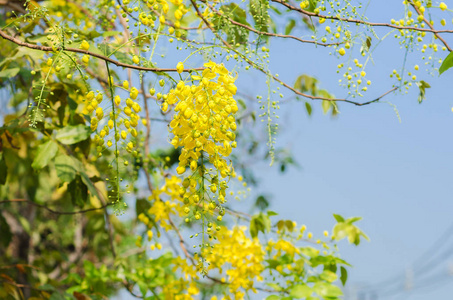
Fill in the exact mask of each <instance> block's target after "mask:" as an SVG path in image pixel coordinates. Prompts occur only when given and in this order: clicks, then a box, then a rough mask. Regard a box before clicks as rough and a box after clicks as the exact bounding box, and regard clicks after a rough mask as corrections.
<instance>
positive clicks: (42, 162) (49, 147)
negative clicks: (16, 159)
mask: <svg viewBox="0 0 453 300" xmlns="http://www.w3.org/2000/svg"><path fill="white" fill-rule="evenodd" d="M57 151H58V145H57V143H55V142H54V141H53V140H48V141H47V142H45V143H44V144H41V145H39V146H38V150H37V152H36V156H35V159H34V160H33V163H32V164H31V166H32V167H33V169H35V170H39V169H42V168H44V167H45V166H47V164H48V163H49V161H50V160H51V159H52V158H54V157H55V155H56V154H57Z"/></svg>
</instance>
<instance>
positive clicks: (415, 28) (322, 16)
mask: <svg viewBox="0 0 453 300" xmlns="http://www.w3.org/2000/svg"><path fill="white" fill-rule="evenodd" d="M271 1H272V2H275V3H279V4H281V5H283V6H285V7H286V8H288V9H290V10H293V11H297V12H299V13H301V14H304V15H307V16H310V17H315V18H322V19H326V20H328V19H330V20H338V21H343V22H347V23H356V24H363V25H368V26H372V27H389V28H394V29H402V30H414V31H425V32H432V33H435V34H437V33H453V30H447V29H445V30H435V29H434V28H432V27H431V26H430V27H431V28H429V29H428V28H420V27H407V26H398V25H393V24H390V23H373V22H367V21H363V20H358V19H347V18H341V17H337V16H325V15H320V14H315V13H312V12H309V11H306V10H303V9H300V8H298V7H295V6H292V5H291V4H288V3H286V2H284V1H283V0H271Z"/></svg>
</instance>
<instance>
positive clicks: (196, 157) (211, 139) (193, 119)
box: [162, 61, 238, 233]
mask: <svg viewBox="0 0 453 300" xmlns="http://www.w3.org/2000/svg"><path fill="white" fill-rule="evenodd" d="M181 65H182V64H179V68H181ZM204 66H205V67H206V69H204V70H203V72H202V74H201V76H192V80H194V81H198V82H199V83H198V84H196V85H186V84H185V83H184V82H183V81H180V82H179V83H178V84H177V86H176V88H175V89H171V90H170V91H169V93H168V96H167V99H166V100H165V101H164V102H163V103H162V110H163V111H167V110H168V107H169V105H175V107H174V111H175V112H176V113H175V114H174V116H173V119H172V121H171V123H170V127H171V128H172V133H173V134H174V137H173V139H172V140H171V144H172V145H173V146H174V147H175V148H178V147H181V155H180V156H179V166H178V167H177V168H176V172H177V173H178V174H180V175H181V174H184V173H185V172H186V168H187V167H189V168H190V170H191V171H192V172H193V174H192V176H187V177H186V178H185V179H184V181H183V187H182V190H181V191H180V193H181V195H183V196H185V195H186V196H185V197H184V203H185V204H186V205H187V206H186V207H185V208H184V209H185V213H186V214H187V215H189V214H190V213H191V209H190V207H189V205H195V210H194V211H192V216H193V217H194V218H195V219H196V220H199V219H201V218H203V216H204V215H205V212H206V211H207V210H209V211H210V212H211V213H212V212H213V211H214V209H216V208H219V214H220V215H219V216H218V217H217V220H218V221H221V220H222V215H223V214H222V212H223V211H222V210H221V208H220V205H221V204H223V203H225V202H226V199H225V196H226V192H225V190H226V188H227V181H226V180H220V179H224V178H226V177H229V176H232V175H233V174H234V170H233V167H232V166H231V164H230V165H228V163H227V161H226V159H225V158H226V157H228V156H229V155H230V153H231V150H232V148H235V147H236V142H235V137H236V135H235V133H234V131H235V130H236V127H237V125H236V119H235V117H234V114H235V113H236V112H237V111H238V106H237V103H236V101H235V100H234V98H233V96H234V95H235V94H236V90H237V88H236V86H235V85H234V81H235V78H234V77H233V76H231V75H230V73H229V72H228V70H227V69H226V68H225V66H224V65H223V64H216V63H214V62H212V61H211V62H209V63H206V64H205V65H204ZM182 67H183V66H182ZM205 154H206V156H207V157H206V156H205ZM205 159H208V161H209V163H210V164H211V165H212V166H214V167H215V170H214V171H212V172H211V173H208V172H207V169H206V168H205V167H204V166H199V164H204V163H205ZM208 177H210V179H209V181H210V186H209V190H210V191H211V192H212V193H213V194H218V203H216V202H215V200H214V198H212V200H211V201H210V203H209V204H207V203H206V202H205V201H204V199H205V191H206V189H205V181H206V180H208ZM197 186H198V188H197ZM205 206H206V207H205ZM203 220H204V219H203ZM188 221H190V219H189V218H186V222H188ZM209 229H210V228H209ZM208 233H210V232H208Z"/></svg>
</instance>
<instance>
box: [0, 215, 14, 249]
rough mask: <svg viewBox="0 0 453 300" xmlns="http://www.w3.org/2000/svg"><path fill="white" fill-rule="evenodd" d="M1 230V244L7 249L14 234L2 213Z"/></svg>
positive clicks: (0, 219)
mask: <svg viewBox="0 0 453 300" xmlns="http://www.w3.org/2000/svg"><path fill="white" fill-rule="evenodd" d="M0 232H1V233H2V234H0V245H2V246H3V249H6V248H7V247H8V245H9V243H10V242H11V240H12V239H13V234H12V233H11V229H10V228H9V225H8V223H6V220H5V218H4V217H3V215H2V214H0Z"/></svg>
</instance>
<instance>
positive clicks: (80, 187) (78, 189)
mask: <svg viewBox="0 0 453 300" xmlns="http://www.w3.org/2000/svg"><path fill="white" fill-rule="evenodd" d="M68 191H70V195H71V201H72V204H73V205H74V206H79V207H83V206H84V205H85V203H86V201H87V200H88V188H87V186H86V185H85V184H84V183H83V181H82V178H81V177H80V175H77V176H76V178H75V179H74V180H73V181H71V182H70V183H69V185H68Z"/></svg>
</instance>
